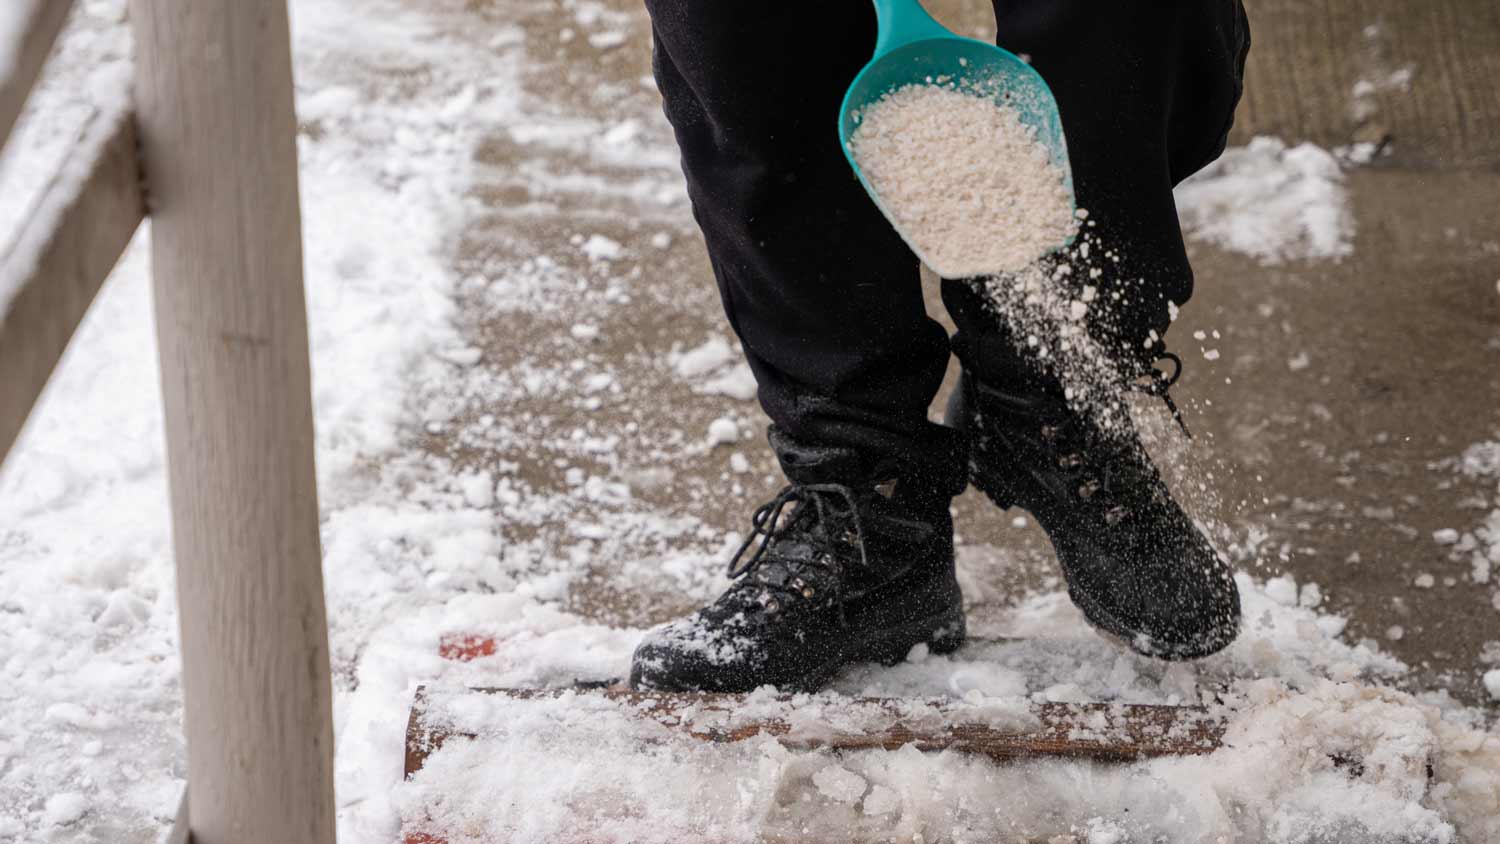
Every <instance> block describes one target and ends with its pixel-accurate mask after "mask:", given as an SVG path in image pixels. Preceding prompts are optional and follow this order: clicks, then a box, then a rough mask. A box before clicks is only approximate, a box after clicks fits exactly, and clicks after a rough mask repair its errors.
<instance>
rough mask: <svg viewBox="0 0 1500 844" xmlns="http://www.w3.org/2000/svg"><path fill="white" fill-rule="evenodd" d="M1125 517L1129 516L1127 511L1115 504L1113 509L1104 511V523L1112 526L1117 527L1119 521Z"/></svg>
mask: <svg viewBox="0 0 1500 844" xmlns="http://www.w3.org/2000/svg"><path fill="white" fill-rule="evenodd" d="M1127 515H1129V511H1127V510H1126V509H1125V508H1124V507H1122V506H1120V505H1118V504H1117V505H1115V506H1114V507H1111V508H1109V509H1108V510H1105V511H1104V521H1106V522H1108V523H1109V524H1112V525H1117V524H1119V523H1120V522H1121V521H1123V520H1124V519H1125V517H1126V516H1127Z"/></svg>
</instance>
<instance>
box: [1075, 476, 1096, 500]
mask: <svg viewBox="0 0 1500 844" xmlns="http://www.w3.org/2000/svg"><path fill="white" fill-rule="evenodd" d="M1098 491H1099V482H1098V481H1095V480H1087V481H1084V482H1083V485H1082V486H1080V487H1079V488H1078V497H1079V498H1093V497H1094V494H1095V493H1097V492H1098Z"/></svg>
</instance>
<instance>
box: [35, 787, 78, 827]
mask: <svg viewBox="0 0 1500 844" xmlns="http://www.w3.org/2000/svg"><path fill="white" fill-rule="evenodd" d="M88 810H89V801H88V798H86V797H84V796H83V795H82V794H79V793H78V792H76V791H64V792H61V793H58V794H54V795H52V796H51V797H48V798H47V804H46V807H45V808H44V809H43V810H42V821H43V822H44V823H46V824H47V825H49V826H67V825H68V824H71V823H75V822H76V821H78V820H79V819H80V818H82V817H83V815H84V813H85V812H87V811H88Z"/></svg>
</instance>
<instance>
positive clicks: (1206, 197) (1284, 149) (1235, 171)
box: [1175, 137, 1354, 264]
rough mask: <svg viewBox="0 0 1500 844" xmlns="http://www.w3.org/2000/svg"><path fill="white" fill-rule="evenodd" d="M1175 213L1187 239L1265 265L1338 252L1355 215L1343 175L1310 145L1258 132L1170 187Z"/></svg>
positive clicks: (1347, 244) (1349, 246)
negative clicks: (1247, 257) (1288, 143)
mask: <svg viewBox="0 0 1500 844" xmlns="http://www.w3.org/2000/svg"><path fill="white" fill-rule="evenodd" d="M1175 193H1176V199H1177V212H1178V216H1179V217H1180V218H1181V220H1182V227H1183V230H1184V231H1185V232H1186V233H1187V235H1188V236H1189V237H1190V238H1192V239H1194V240H1201V241H1204V242H1206V243H1211V244H1214V245H1215V246H1219V247H1221V248H1224V249H1228V250H1231V251H1234V252H1240V253H1243V254H1246V255H1249V256H1251V257H1253V258H1256V259H1258V260H1260V261H1261V262H1263V263H1266V264H1280V263H1284V262H1286V261H1289V260H1297V259H1334V260H1337V259H1339V258H1343V257H1345V256H1347V255H1349V254H1350V253H1351V252H1352V250H1353V248H1354V247H1353V239H1354V216H1353V212H1352V211H1350V209H1349V199H1348V196H1347V193H1346V191H1345V188H1344V175H1343V172H1342V170H1340V168H1339V163H1338V161H1337V159H1335V158H1334V157H1333V156H1332V155H1331V154H1329V153H1328V152H1327V151H1325V150H1323V149H1322V148H1320V147H1317V146H1315V145H1313V144H1310V143H1303V144H1299V145H1297V146H1292V147H1289V146H1287V145H1286V143H1284V142H1283V141H1281V140H1279V139H1277V138H1271V137H1258V138H1255V139H1253V140H1251V142H1250V143H1249V144H1248V145H1247V146H1243V147H1231V148H1230V149H1228V150H1226V151H1225V152H1224V155H1223V156H1222V157H1221V158H1219V160H1218V161H1215V162H1214V163H1213V164H1210V165H1209V166H1208V167H1206V168H1204V169H1203V170H1202V171H1200V172H1198V173H1197V174H1195V175H1193V176H1192V177H1190V178H1188V179H1187V180H1186V181H1184V182H1183V183H1182V184H1180V185H1178V186H1177V190H1176V192H1175Z"/></svg>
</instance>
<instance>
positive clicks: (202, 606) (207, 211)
mask: <svg viewBox="0 0 1500 844" xmlns="http://www.w3.org/2000/svg"><path fill="white" fill-rule="evenodd" d="M130 18H131V24H132V26H133V27H134V30H135V34H136V45H137V47H136V94H137V100H138V110H139V127H140V137H141V150H142V157H143V163H144V169H145V174H146V184H147V193H148V195H149V198H150V210H151V216H152V223H151V226H152V228H151V234H152V238H151V240H152V244H151V245H152V262H153V266H154V271H155V294H156V327H157V335H158V338H159V346H160V354H161V371H162V398H163V401H164V404H165V421H166V435H167V437H166V438H167V464H168V480H169V484H170V490H171V504H172V537H173V547H174V550H175V552H176V558H177V604H178V609H179V617H180V618H179V624H180V627H181V631H182V639H181V642H182V644H181V647H182V684H183V694H184V700H185V718H184V720H185V732H186V736H187V770H188V781H189V785H188V788H189V791H190V792H191V793H192V815H191V825H192V836H193V839H194V840H195V841H198V842H201V843H202V844H252V842H253V844H262V843H263V842H270V841H285V842H298V844H330V842H332V841H334V835H335V833H334V828H335V827H334V810H335V804H334V789H333V719H332V706H331V697H332V695H331V687H330V683H329V667H328V627H327V619H326V610H325V607H324V599H323V575H322V568H321V559H320V557H321V552H320V548H319V539H318V498H317V485H316V476H315V473H314V468H313V422H312V396H311V386H310V380H311V379H310V374H309V369H308V338H307V307H306V301H305V292H304V290H303V280H302V237H301V222H302V221H301V211H300V209H299V200H298V184H297V147H296V118H295V116H294V114H293V111H292V65H291V46H290V32H289V28H288V20H287V8H286V3H285V2H284V0H131V3H130Z"/></svg>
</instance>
